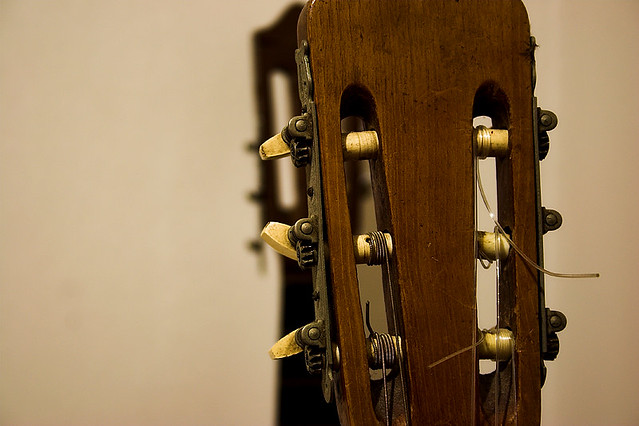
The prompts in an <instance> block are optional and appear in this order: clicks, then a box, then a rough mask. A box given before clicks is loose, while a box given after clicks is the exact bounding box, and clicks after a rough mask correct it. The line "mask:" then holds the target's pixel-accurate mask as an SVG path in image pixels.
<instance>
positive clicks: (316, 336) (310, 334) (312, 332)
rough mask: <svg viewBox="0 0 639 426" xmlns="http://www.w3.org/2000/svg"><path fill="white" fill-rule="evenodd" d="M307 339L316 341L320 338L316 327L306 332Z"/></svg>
mask: <svg viewBox="0 0 639 426" xmlns="http://www.w3.org/2000/svg"><path fill="white" fill-rule="evenodd" d="M308 337H309V338H310V339H311V340H317V339H319V338H320V330H319V328H317V327H313V328H311V329H310V330H308Z"/></svg>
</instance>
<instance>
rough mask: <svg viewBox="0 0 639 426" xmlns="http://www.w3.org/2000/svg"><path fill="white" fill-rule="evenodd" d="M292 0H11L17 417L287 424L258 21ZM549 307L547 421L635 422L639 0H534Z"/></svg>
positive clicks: (2, 223)
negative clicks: (553, 353) (551, 218)
mask: <svg viewBox="0 0 639 426" xmlns="http://www.w3.org/2000/svg"><path fill="white" fill-rule="evenodd" d="M288 3H289V2H288V1H285V0H283V1H276V0H269V1H246V0H244V1H234V2H224V3H222V2H215V1H203V0H202V1H191V2H177V1H168V0H163V1H150V0H149V1H139V0H138V1H127V2H125V1H108V2H106V1H79V0H78V1H70V0H69V1H63V0H58V1H52V2H45V1H35V0H25V1H11V0H1V1H0V137H1V139H0V197H1V199H0V423H1V424H11V425H80V424H143V425H151V424H153V425H158V424H225V425H226V424H237V425H256V424H269V423H272V421H273V418H274V377H275V364H273V363H271V362H270V360H268V357H267V356H266V349H267V348H268V347H269V346H270V344H271V343H272V342H273V341H274V340H275V339H276V338H277V336H276V329H277V327H278V304H279V292H278V281H277V277H276V268H275V267H274V266H273V263H272V260H273V259H272V256H269V261H270V263H269V264H268V267H267V268H266V272H260V271H259V270H258V264H259V262H258V259H257V258H255V257H254V256H253V255H252V254H250V253H249V252H247V251H246V250H245V247H246V242H247V241H248V240H249V239H251V238H253V237H254V236H255V235H256V234H257V232H258V223H257V210H256V208H255V207H254V206H253V205H250V204H248V203H247V202H246V198H245V193H246V192H248V191H249V190H252V189H254V188H255V186H256V163H255V160H254V159H253V158H251V157H250V156H248V155H247V154H246V153H245V151H244V150H243V146H244V144H245V143H246V142H248V141H250V140H251V139H252V138H253V137H254V135H255V133H256V120H255V117H254V112H255V109H254V100H253V92H252V89H253V87H252V78H253V76H252V68H251V62H250V61H251V51H250V34H251V32H252V31H253V30H254V29H255V28H257V27H261V26H264V25H266V24H269V23H270V22H272V21H273V20H274V19H275V17H276V16H277V15H278V14H279V13H280V11H281V10H283V8H284V6H285V5H286V4H288ZM526 4H527V6H528V9H529V12H530V17H531V21H532V23H533V30H534V32H535V35H536V36H537V38H538V43H539V44H540V46H541V48H540V49H539V51H538V55H537V58H538V62H539V65H538V74H539V84H538V95H539V97H540V103H541V105H542V106H543V107H544V108H548V109H552V110H553V111H555V112H556V113H557V114H558V116H559V119H560V126H559V127H558V129H557V130H555V131H554V132H553V133H552V135H551V136H552V148H551V153H550V155H549V158H548V159H547V160H545V161H544V163H543V166H542V172H543V182H544V186H543V190H544V191H543V195H544V200H545V204H546V205H548V206H549V207H553V208H556V209H557V210H559V211H560V212H561V213H562V214H563V216H564V226H563V227H562V229H561V230H560V231H558V232H556V233H554V234H552V235H549V236H547V237H546V254H547V255H546V259H547V262H546V263H547V265H548V266H549V267H550V268H554V269H559V270H565V271H578V272H581V271H590V270H597V271H599V272H601V273H602V278H601V279H599V280H596V281H574V282H567V281H560V280H556V279H548V297H547V298H548V305H549V306H550V307H552V308H555V309H559V310H562V311H563V312H564V313H565V314H566V315H567V316H568V320H569V326H568V329H567V330H566V331H565V332H563V333H562V334H561V344H562V349H561V355H560V357H559V359H558V360H557V361H555V362H554V363H552V364H551V366H550V368H549V379H548V383H547V385H546V387H545V388H544V414H543V416H544V417H543V419H544V424H547V425H563V424H637V423H639V408H638V407H639V404H638V402H639V401H638V399H639V398H638V397H637V394H638V393H639V385H638V384H637V383H639V380H638V379H639V363H637V362H636V360H635V355H636V354H637V353H638V352H639V344H638V343H637V339H636V336H637V334H638V332H639V329H638V328H639V327H638V324H639V313H638V312H637V311H638V310H637V309H636V303H637V301H638V299H639V298H638V294H639V290H637V287H636V276H637V272H639V271H638V267H637V260H636V259H637V255H638V254H639V250H638V249H637V240H639V226H637V224H636V218H637V217H639V198H638V197H637V189H636V185H637V183H639V172H638V167H637V164H639V148H638V144H637V135H638V134H639V115H638V114H637V111H638V110H639V84H638V83H637V75H638V72H639V48H638V44H639V42H638V40H639V25H637V23H638V22H639V2H637V1H621V0H598V1H594V0H588V1H585V0H580V1H574V0H573V1H568V0H563V1H557V0H529V1H527V2H526Z"/></svg>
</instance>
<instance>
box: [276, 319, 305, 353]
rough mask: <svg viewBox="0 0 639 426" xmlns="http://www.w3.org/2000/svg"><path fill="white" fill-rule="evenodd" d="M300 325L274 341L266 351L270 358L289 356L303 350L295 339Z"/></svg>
mask: <svg viewBox="0 0 639 426" xmlns="http://www.w3.org/2000/svg"><path fill="white" fill-rule="evenodd" d="M301 329H302V327H300V328H298V329H297V330H293V331H291V332H290V333H288V334H287V335H286V336H284V337H282V338H281V339H280V340H278V341H277V343H275V344H274V345H273V346H272V347H271V349H270V350H269V351H268V354H269V356H270V357H271V359H281V358H286V357H289V356H293V355H296V354H298V353H300V352H302V351H303V350H304V348H302V347H301V346H300V345H299V344H298V343H297V339H296V335H297V332H298V331H300V330H301Z"/></svg>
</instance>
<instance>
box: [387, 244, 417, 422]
mask: <svg viewBox="0 0 639 426" xmlns="http://www.w3.org/2000/svg"><path fill="white" fill-rule="evenodd" d="M385 243H386V240H385V239H384V244H382V246H384V249H383V250H384V254H385V256H384V257H385V258H386V280H387V283H386V285H387V286H388V292H389V297H390V301H391V312H392V313H393V315H392V320H393V332H394V333H395V334H396V335H397V337H398V338H399V341H398V342H397V343H396V351H395V352H397V355H398V357H399V380H400V382H401V391H402V401H403V403H404V415H405V416H406V419H407V422H408V423H410V421H409V416H408V402H407V398H406V382H405V381H404V367H403V365H404V350H403V349H402V341H401V340H402V339H401V337H400V336H399V334H398V331H399V330H398V328H397V323H398V321H397V311H396V309H395V295H394V294H393V283H392V282H391V270H390V259H389V257H390V256H389V254H388V245H386V244H385ZM393 401H394V398H393ZM386 415H387V416H388V411H387V413H386ZM387 420H388V418H387Z"/></svg>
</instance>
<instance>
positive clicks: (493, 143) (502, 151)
mask: <svg viewBox="0 0 639 426" xmlns="http://www.w3.org/2000/svg"><path fill="white" fill-rule="evenodd" d="M473 141H474V143H475V149H476V152H477V157H479V158H486V157H504V156H506V155H507V154H508V130H501V129H489V128H487V127H485V126H477V128H475V129H474V130H473Z"/></svg>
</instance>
